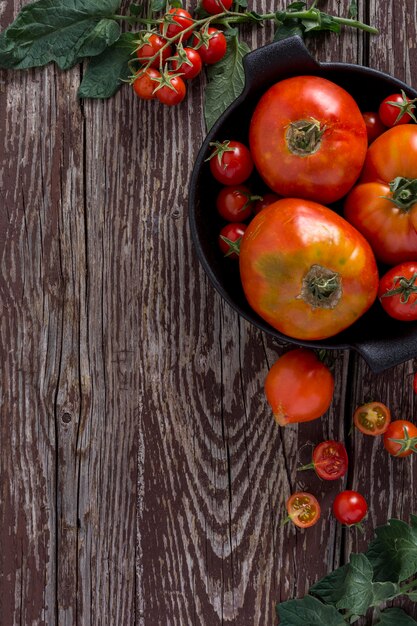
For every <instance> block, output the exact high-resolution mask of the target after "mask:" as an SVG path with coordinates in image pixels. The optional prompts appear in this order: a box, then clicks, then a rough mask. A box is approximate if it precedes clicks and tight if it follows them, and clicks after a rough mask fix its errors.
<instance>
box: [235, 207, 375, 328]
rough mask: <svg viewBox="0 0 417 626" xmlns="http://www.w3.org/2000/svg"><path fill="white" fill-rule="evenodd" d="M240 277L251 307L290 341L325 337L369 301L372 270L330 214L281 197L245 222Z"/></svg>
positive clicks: (347, 229)
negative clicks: (290, 339) (248, 221)
mask: <svg viewBox="0 0 417 626" xmlns="http://www.w3.org/2000/svg"><path fill="white" fill-rule="evenodd" d="M240 277H241V281H242V286H243V290H244V292H245V295H246V298H247V300H248V302H249V304H250V305H251V307H252V308H253V309H254V310H255V311H256V312H257V313H258V314H259V315H260V316H261V317H262V318H263V319H264V320H266V321H267V322H268V323H269V324H270V325H271V326H273V327H274V328H276V329H277V330H279V331H280V332H282V333H284V334H285V335H288V336H289V337H293V338H296V339H324V338H325V337H331V336H332V335H335V334H336V333H338V332H340V331H342V330H343V329H345V328H347V327H348V326H350V325H351V324H353V322H354V321H356V320H357V319H358V317H360V316H361V315H362V314H363V313H365V311H367V310H368V308H369V307H370V306H371V304H372V303H373V302H374V300H375V298H376V294H377V289H378V270H377V266H376V262H375V258H374V255H373V254H372V250H371V248H370V246H369V244H368V243H367V242H366V241H365V239H364V238H363V237H362V235H361V234H360V233H359V232H358V231H357V230H356V229H355V228H352V227H351V226H350V224H348V222H346V220H344V219H343V218H342V217H340V216H339V215H337V214H336V213H335V212H334V211H331V210H330V209H328V208H326V207H324V206H322V205H320V204H317V203H315V202H311V201H309V200H302V199H295V198H285V199H283V200H278V201H277V202H275V203H274V204H271V205H270V206H268V207H266V208H265V209H263V211H261V212H260V213H259V214H258V215H255V217H254V218H253V219H252V221H251V222H250V224H249V226H248V229H247V231H246V233H245V236H244V237H243V240H242V245H241V251H240Z"/></svg>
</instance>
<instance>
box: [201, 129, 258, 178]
mask: <svg viewBox="0 0 417 626" xmlns="http://www.w3.org/2000/svg"><path fill="white" fill-rule="evenodd" d="M210 146H211V147H212V148H213V150H212V152H211V154H210V156H209V158H208V160H209V162H210V171H211V173H212V175H213V176H214V178H215V179H216V180H218V181H219V182H220V183H222V184H223V185H240V183H243V182H245V180H246V179H247V178H249V176H250V175H251V174H252V170H253V161H252V157H251V154H250V152H249V149H248V148H247V147H246V146H245V145H244V144H243V143H241V142H240V141H231V140H228V139H227V140H225V141H222V142H220V141H213V142H211V143H210Z"/></svg>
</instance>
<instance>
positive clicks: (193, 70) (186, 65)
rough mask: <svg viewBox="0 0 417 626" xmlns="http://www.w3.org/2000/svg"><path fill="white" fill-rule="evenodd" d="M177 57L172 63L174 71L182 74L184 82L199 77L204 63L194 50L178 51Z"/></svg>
mask: <svg viewBox="0 0 417 626" xmlns="http://www.w3.org/2000/svg"><path fill="white" fill-rule="evenodd" d="M177 53H178V54H177V56H176V57H175V58H174V59H173V61H172V69H173V70H174V71H175V72H180V73H181V74H182V76H181V78H183V79H184V80H191V79H192V78H195V77H196V76H198V74H199V73H200V72H201V68H202V67H203V61H202V60H201V56H200V55H199V54H198V52H197V50H194V48H183V49H182V50H181V52H178V51H177Z"/></svg>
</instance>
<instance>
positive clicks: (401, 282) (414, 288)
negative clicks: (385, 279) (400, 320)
mask: <svg viewBox="0 0 417 626" xmlns="http://www.w3.org/2000/svg"><path fill="white" fill-rule="evenodd" d="M416 279H417V272H415V273H414V274H413V275H412V276H410V278H406V277H405V276H394V280H393V285H394V286H393V287H392V289H389V290H388V291H386V292H385V293H384V294H382V296H381V297H382V298H389V297H390V296H398V295H399V296H400V302H401V304H407V303H408V301H409V299H410V296H411V295H412V294H414V293H417V285H416V284H415V283H416ZM414 304H415V302H414V303H413V304H412V305H411V306H414Z"/></svg>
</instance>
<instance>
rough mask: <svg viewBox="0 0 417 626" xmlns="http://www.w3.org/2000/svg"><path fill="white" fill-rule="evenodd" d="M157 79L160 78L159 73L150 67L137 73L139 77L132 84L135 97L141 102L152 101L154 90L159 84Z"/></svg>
mask: <svg viewBox="0 0 417 626" xmlns="http://www.w3.org/2000/svg"><path fill="white" fill-rule="evenodd" d="M159 78H161V73H160V72H158V70H155V69H153V68H152V67H150V68H148V69H147V70H146V71H145V72H143V73H140V72H139V76H138V77H137V79H136V80H135V82H134V83H133V89H134V91H135V93H136V95H137V96H139V98H141V99H142V100H153V99H154V98H155V94H154V90H155V87H157V86H158V84H159V81H158V79H159Z"/></svg>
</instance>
